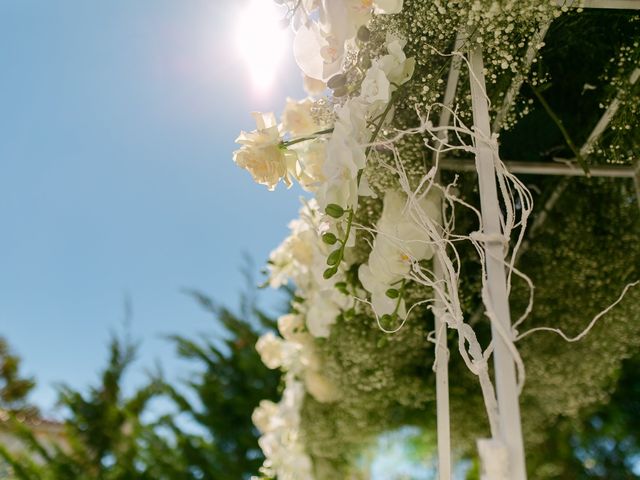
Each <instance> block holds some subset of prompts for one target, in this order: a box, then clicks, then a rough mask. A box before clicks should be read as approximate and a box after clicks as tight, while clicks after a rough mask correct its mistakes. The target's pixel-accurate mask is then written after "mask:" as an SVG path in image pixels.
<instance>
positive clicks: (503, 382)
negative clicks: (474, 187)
mask: <svg viewBox="0 0 640 480" xmlns="http://www.w3.org/2000/svg"><path fill="white" fill-rule="evenodd" d="M469 60H470V77H471V78H470V83H471V102H472V108H473V124H474V127H475V129H476V133H477V134H478V135H479V138H478V140H477V141H476V168H477V170H478V184H479V187H480V204H481V210H482V223H483V228H484V232H483V233H484V234H485V235H486V236H487V238H488V240H487V241H486V242H485V246H484V248H485V252H486V263H487V280H488V290H489V292H488V295H489V301H490V302H491V305H490V308H491V309H492V310H493V312H495V315H496V317H497V321H498V322H499V323H500V326H501V329H502V330H503V331H504V332H508V333H509V334H510V333H511V315H510V312H509V299H508V296H507V280H506V273H505V267H504V249H503V244H502V242H501V241H499V240H498V241H491V240H490V239H491V238H492V237H495V238H499V237H500V235H501V231H500V230H501V229H500V206H499V201H498V192H497V188H496V178H495V166H494V151H493V149H492V148H491V144H490V142H489V139H490V135H491V129H490V124H489V106H488V102H487V98H486V87H485V81H484V65H483V61H482V50H481V48H480V47H476V48H474V49H473V50H471V52H470V59H469ZM492 335H493V342H494V345H495V351H494V365H495V378H496V391H497V399H498V412H499V432H500V436H501V438H500V439H499V440H500V441H501V442H503V444H504V446H505V448H506V449H507V452H508V459H509V460H508V461H509V465H508V470H509V479H510V480H526V478H527V474H526V469H525V458H524V445H523V441H522V425H521V422H520V406H519V403H518V387H517V384H516V371H515V364H514V361H513V358H512V357H511V353H510V352H509V349H508V347H507V344H506V343H505V342H504V340H503V338H502V337H501V335H500V334H499V332H498V331H497V328H496V327H495V326H492Z"/></svg>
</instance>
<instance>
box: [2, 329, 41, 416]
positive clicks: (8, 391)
mask: <svg viewBox="0 0 640 480" xmlns="http://www.w3.org/2000/svg"><path fill="white" fill-rule="evenodd" d="M34 386H35V381H34V379H33V378H30V377H24V376H22V375H21V373H20V357H18V356H17V355H15V354H14V353H13V352H12V351H11V349H10V348H9V345H8V344H7V341H6V340H5V339H4V338H2V337H0V410H2V411H5V412H9V413H14V414H21V415H22V416H29V417H30V416H33V415H36V414H37V409H36V408H35V407H34V406H33V405H30V404H29V403H28V401H27V397H28V396H29V393H30V392H31V390H32V389H33V387H34Z"/></svg>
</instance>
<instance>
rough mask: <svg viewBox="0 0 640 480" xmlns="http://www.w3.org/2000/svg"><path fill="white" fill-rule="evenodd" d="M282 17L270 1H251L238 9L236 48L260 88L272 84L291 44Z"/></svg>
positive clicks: (264, 89)
mask: <svg viewBox="0 0 640 480" xmlns="http://www.w3.org/2000/svg"><path fill="white" fill-rule="evenodd" d="M282 19H283V11H282V9H281V8H279V7H278V6H277V5H276V4H275V2H273V1H271V0H250V1H249V2H248V3H247V5H246V6H245V8H244V9H243V10H241V11H240V12H239V18H238V23H237V25H236V36H235V40H236V48H237V50H238V53H239V54H240V56H241V58H242V59H243V60H244V62H245V64H246V66H247V68H248V70H249V74H250V77H251V81H252V83H253V85H254V86H255V88H256V89H258V90H260V91H266V90H268V89H269V88H270V87H271V86H272V85H273V83H274V81H275V79H276V76H277V72H278V69H279V67H280V64H281V63H282V59H283V57H284V53H285V51H286V48H287V45H288V33H287V30H286V29H284V28H283V27H282Z"/></svg>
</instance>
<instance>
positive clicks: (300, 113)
mask: <svg viewBox="0 0 640 480" xmlns="http://www.w3.org/2000/svg"><path fill="white" fill-rule="evenodd" d="M312 106H313V101H312V100H311V99H309V98H307V99H305V100H301V101H299V102H296V101H295V100H293V99H291V98H287V103H286V105H285V107H284V112H282V127H283V128H284V130H285V131H287V132H289V133H291V135H294V136H301V137H303V136H305V135H311V134H312V133H315V132H316V131H318V125H316V123H315V122H314V120H313V117H312V116H311V107H312Z"/></svg>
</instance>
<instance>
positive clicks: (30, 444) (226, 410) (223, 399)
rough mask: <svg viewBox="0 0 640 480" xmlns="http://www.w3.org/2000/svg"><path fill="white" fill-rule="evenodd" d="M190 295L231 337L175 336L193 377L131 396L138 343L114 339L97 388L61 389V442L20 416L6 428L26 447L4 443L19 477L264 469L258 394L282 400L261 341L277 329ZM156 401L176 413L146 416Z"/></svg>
mask: <svg viewBox="0 0 640 480" xmlns="http://www.w3.org/2000/svg"><path fill="white" fill-rule="evenodd" d="M191 294H192V296H193V297H194V298H195V299H196V300H197V301H198V302H199V303H200V305H202V306H203V307H204V308H205V309H206V310H208V311H209V312H211V313H212V314H214V316H215V318H216V320H217V321H218V322H219V323H220V324H221V325H222V326H223V327H224V331H225V336H226V338H225V339H224V340H223V341H220V342H214V341H207V340H203V339H200V340H190V339H187V338H184V337H180V336H174V337H172V341H173V342H175V345H176V347H177V350H178V354H179V356H180V357H182V358H183V359H185V360H187V361H188V362H189V364H190V366H191V367H192V368H193V374H192V375H191V376H190V378H189V379H188V380H187V381H186V382H184V383H183V384H180V385H172V384H169V383H168V382H167V381H164V380H161V379H158V378H152V379H151V380H149V381H148V383H147V384H145V385H143V386H142V387H140V388H138V389H136V390H135V392H134V393H133V394H132V395H131V396H125V395H124V394H123V393H122V385H123V379H124V377H125V374H126V373H127V371H128V370H129V368H130V366H131V364H132V362H133V361H134V359H135V352H136V346H135V345H133V344H131V343H130V342H129V341H126V340H120V339H117V338H113V339H112V340H111V342H110V345H109V351H110V356H109V362H108V365H107V367H106V368H105V369H104V371H103V372H102V374H101V375H100V381H99V382H98V384H97V385H95V386H93V387H90V388H89V389H88V390H87V391H86V392H85V393H83V392H81V391H76V390H74V389H72V388H70V387H62V388H61V389H60V391H59V403H60V405H61V406H62V407H63V408H64V409H65V411H66V420H65V422H64V431H63V434H62V435H61V437H60V438H58V439H57V440H55V441H52V440H51V439H49V440H42V439H41V438H37V435H36V432H37V424H35V423H34V424H29V423H23V422H20V421H18V420H17V418H14V419H13V420H12V421H11V422H10V423H9V424H8V425H7V427H8V429H9V430H10V432H11V433H12V435H13V436H14V437H16V438H18V439H20V440H21V442H22V445H23V447H24V448H22V449H21V450H20V451H18V452H15V451H9V450H7V449H6V448H4V447H3V446H0V458H2V459H4V460H5V461H6V462H7V464H8V465H9V466H10V467H11V469H12V471H13V477H12V478H16V479H19V480H36V479H38V480H71V479H73V480H94V479H98V480H129V479H141V480H144V479H149V480H151V479H153V480H190V479H211V480H213V479H215V480H238V479H243V478H248V477H249V476H250V475H251V474H253V473H256V472H257V470H258V468H259V467H260V465H261V464H262V461H263V456H262V452H261V451H260V449H259V447H258V444H257V434H258V432H257V431H256V429H255V427H254V426H253V425H252V422H251V413H252V412H253V410H254V408H255V407H256V406H257V405H258V403H259V401H260V400H262V399H264V398H271V399H275V398H276V397H277V389H278V384H279V380H280V375H279V373H278V372H275V371H272V370H268V369H267V368H266V367H265V366H264V365H263V364H262V362H261V361H260V358H259V356H258V354H257V352H256V351H255V348H254V345H255V342H256V340H257V338H258V329H264V328H274V326H275V325H274V321H273V320H271V319H270V318H269V317H268V316H266V315H265V314H264V313H262V312H260V311H257V310H256V309H255V308H253V306H252V304H251V303H246V304H245V305H244V307H243V312H242V316H243V317H244V319H243V318H240V317H239V316H238V315H235V314H233V313H232V312H231V311H229V310H227V309H225V308H220V307H216V306H215V305H214V304H213V302H212V301H211V300H210V299H209V298H207V297H206V296H204V295H202V294H200V293H197V292H191ZM13 361H14V362H16V363H17V362H18V360H17V358H14V360H13ZM31 385H32V384H31ZM12 398H13V397H12ZM154 399H164V400H165V403H170V404H172V405H174V407H175V408H174V410H175V411H177V413H173V414H167V415H164V416H161V417H160V418H156V419H155V420H153V421H146V422H145V421H144V418H148V417H149V416H152V415H150V414H153V412H152V411H151V409H150V402H151V401H152V400H154ZM167 401H168V402H167Z"/></svg>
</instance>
